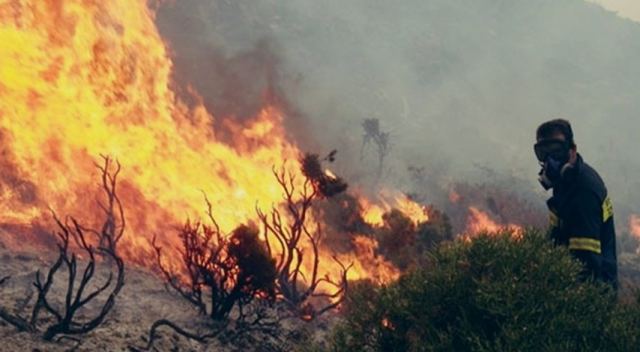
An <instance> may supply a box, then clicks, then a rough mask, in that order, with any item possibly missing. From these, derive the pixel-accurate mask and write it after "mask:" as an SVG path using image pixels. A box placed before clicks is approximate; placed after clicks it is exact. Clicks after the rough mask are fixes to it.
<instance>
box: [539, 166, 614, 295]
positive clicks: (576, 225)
mask: <svg viewBox="0 0 640 352" xmlns="http://www.w3.org/2000/svg"><path fill="white" fill-rule="evenodd" d="M547 205H548V206H549V210H550V211H551V232H550V234H551V238H552V239H553V241H554V243H555V244H556V245H562V246H567V247H569V250H570V251H571V254H572V255H574V256H575V257H576V258H578V259H579V260H580V261H582V263H583V264H584V265H585V272H584V274H586V275H590V276H593V277H594V278H596V279H599V280H602V281H604V282H607V283H609V284H611V285H612V286H613V287H614V288H617V283H618V264H617V259H616V236H615V229H614V224H613V206H612V204H611V200H610V199H609V196H608V194H607V188H606V187H605V185H604V182H603V181H602V179H601V178H600V176H599V175H598V173H597V172H596V171H595V170H594V169H593V168H591V166H589V165H588V164H587V163H585V162H584V161H583V160H582V157H581V156H580V155H578V160H577V162H576V164H575V165H574V167H573V168H571V169H569V170H567V171H566V172H564V174H563V176H562V181H561V182H560V184H559V185H556V186H555V187H554V189H553V197H552V198H551V199H549V200H548V201H547Z"/></svg>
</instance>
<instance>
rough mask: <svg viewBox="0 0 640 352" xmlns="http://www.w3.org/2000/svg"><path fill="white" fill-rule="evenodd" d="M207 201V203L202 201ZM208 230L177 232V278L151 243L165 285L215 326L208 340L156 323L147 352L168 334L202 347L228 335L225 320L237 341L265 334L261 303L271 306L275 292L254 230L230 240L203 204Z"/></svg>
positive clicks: (272, 272) (270, 264) (271, 264)
mask: <svg viewBox="0 0 640 352" xmlns="http://www.w3.org/2000/svg"><path fill="white" fill-rule="evenodd" d="M205 199H206V198H205ZM207 206H208V215H209V220H210V221H211V225H205V224H202V223H200V222H196V223H191V222H189V221H187V223H186V224H185V225H184V226H183V227H182V229H181V230H180V231H179V232H178V236H179V238H180V241H181V243H182V248H181V258H180V259H181V260H180V262H181V266H182V270H181V271H180V272H177V273H175V272H173V271H172V270H170V269H169V268H168V267H167V265H165V263H164V261H163V256H162V248H161V247H160V246H159V245H158V244H157V241H156V238H154V240H153V242H152V244H153V247H154V249H155V252H156V259H157V265H158V269H159V271H160V272H161V273H162V275H163V277H164V279H165V282H166V283H167V285H168V286H169V287H171V288H172V289H174V290H175V291H176V292H177V293H178V294H179V295H180V296H181V297H182V298H184V299H185V300H186V301H187V302H189V303H191V304H192V305H193V306H194V307H196V309H197V310H198V312H199V313H200V314H201V315H202V316H206V317H207V318H208V319H209V320H210V322H211V323H212V324H213V326H215V327H214V328H212V329H211V331H210V332H209V333H208V334H204V335H201V334H197V333H192V332H189V331H188V330H187V329H184V328H182V327H180V326H179V325H178V324H176V323H173V322H171V321H169V320H167V319H161V320H158V321H156V322H155V323H154V324H153V325H152V326H151V329H150V332H149V338H148V342H147V346H146V347H144V349H147V350H148V349H150V348H151V347H152V346H153V343H154V341H155V340H156V339H157V338H158V329H160V328H162V327H166V328H170V329H172V330H173V331H174V332H176V333H178V334H179V335H181V336H183V337H186V338H189V339H192V340H195V341H198V342H206V341H207V340H209V339H212V338H215V337H217V336H218V335H219V334H221V333H222V332H225V333H227V332H230V331H231V328H230V327H229V326H230V324H229V320H230V319H231V318H234V319H233V320H234V322H235V324H233V325H234V329H233V331H234V334H237V335H230V336H238V335H241V334H245V333H247V332H250V331H254V330H255V329H258V330H259V331H261V332H262V331H269V329H270V328H271V324H273V323H274V321H273V320H270V319H265V315H264V313H263V312H262V310H260V309H257V307H260V304H258V303H256V302H255V301H256V300H260V301H261V302H267V303H270V302H273V301H274V300H275V296H276V289H275V277H276V269H275V261H274V260H273V259H272V258H271V256H270V254H269V252H268V251H267V247H266V246H265V244H264V243H263V242H262V241H260V239H259V236H258V230H257V229H255V228H252V227H247V226H240V227H238V228H237V229H235V230H234V231H233V233H231V234H230V235H226V234H224V233H223V232H222V231H221V230H220V227H219V226H218V224H217V222H216V221H215V218H214V216H213V212H212V206H211V203H210V202H209V201H208V200H207ZM233 312H235V314H234V316H233V317H232V316H231V315H232V313H233Z"/></svg>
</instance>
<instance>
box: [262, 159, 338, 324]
mask: <svg viewBox="0 0 640 352" xmlns="http://www.w3.org/2000/svg"><path fill="white" fill-rule="evenodd" d="M315 162H317V157H316V158H313V156H311V157H309V156H306V157H305V158H304V159H303V163H302V164H303V173H304V174H305V176H306V178H305V180H304V182H303V184H302V188H301V189H300V190H298V191H297V192H296V188H295V184H296V178H295V175H293V174H291V173H287V172H286V171H285V169H284V168H281V170H280V171H276V170H274V172H273V173H274V176H275V178H276V180H277V182H278V184H279V185H280V186H281V188H282V191H283V201H284V209H285V211H284V213H283V211H281V210H280V209H278V208H276V207H273V208H272V210H271V212H270V213H269V214H265V213H264V212H262V211H261V210H260V209H259V208H258V209H256V210H257V213H258V217H259V219H260V221H261V223H262V226H263V227H264V231H265V238H266V243H267V248H268V250H269V254H271V255H275V257H276V259H277V264H276V269H277V279H276V283H277V289H278V293H279V294H280V295H281V296H282V297H283V299H284V301H285V302H286V303H287V304H288V305H289V306H290V308H292V309H293V310H294V311H295V312H296V314H297V315H298V316H300V317H303V318H304V319H306V320H311V319H313V318H315V317H316V316H318V315H320V314H322V313H325V312H327V311H329V310H331V309H333V308H335V307H337V305H338V304H339V303H337V304H335V303H332V304H330V305H328V306H326V307H322V308H319V309H316V308H314V307H313V306H312V305H311V303H310V299H311V298H313V297H325V298H330V299H335V300H336V302H340V300H341V299H340V298H339V297H341V296H343V295H344V293H345V291H346V288H347V272H348V271H349V269H350V266H349V267H347V266H344V265H343V264H342V263H340V262H339V261H338V263H339V265H340V266H341V267H342V269H343V272H342V274H341V279H340V280H339V281H337V282H335V281H332V280H330V279H329V278H320V277H319V275H318V272H319V267H320V250H319V247H320V243H321V240H322V227H321V225H320V223H316V224H315V229H313V230H312V229H310V228H309V225H310V224H309V222H310V218H309V213H310V212H311V207H312V204H313V201H314V200H315V199H316V198H317V197H319V196H320V195H321V194H322V192H321V190H322V188H320V185H319V184H318V182H317V178H318V177H319V175H320V173H319V171H318V170H321V169H319V167H318V166H317V165H315V164H316V163H315ZM318 164H319V163H318ZM307 256H308V258H309V259H308V260H310V263H311V269H310V272H308V273H307V275H305V274H304V272H303V270H302V266H303V262H304V260H305V258H307ZM334 260H336V259H335V258H334ZM336 261H337V260H336ZM322 283H325V284H329V285H332V286H334V287H335V288H336V290H335V292H334V293H333V294H321V293H317V291H318V286H319V285H320V284H322Z"/></svg>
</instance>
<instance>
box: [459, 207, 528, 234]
mask: <svg viewBox="0 0 640 352" xmlns="http://www.w3.org/2000/svg"><path fill="white" fill-rule="evenodd" d="M505 229H509V230H513V231H514V234H518V233H521V232H522V227H521V226H519V225H514V224H507V225H504V224H500V223H498V222H496V221H495V220H493V219H492V218H491V217H490V216H489V214H487V213H485V212H483V211H482V210H480V209H478V208H476V207H469V218H468V220H467V229H466V231H465V233H466V234H467V235H475V234H478V233H481V232H490V233H493V232H499V231H503V230H505Z"/></svg>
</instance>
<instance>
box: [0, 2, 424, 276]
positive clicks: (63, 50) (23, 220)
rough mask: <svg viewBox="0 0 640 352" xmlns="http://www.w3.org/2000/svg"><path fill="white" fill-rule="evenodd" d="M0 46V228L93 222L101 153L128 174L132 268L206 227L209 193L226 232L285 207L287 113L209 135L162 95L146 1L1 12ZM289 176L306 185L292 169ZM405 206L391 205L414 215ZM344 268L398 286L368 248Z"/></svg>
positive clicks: (293, 151) (165, 88) (165, 79)
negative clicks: (187, 227)
mask: <svg viewBox="0 0 640 352" xmlns="http://www.w3.org/2000/svg"><path fill="white" fill-rule="evenodd" d="M0 39H1V41H2V45H0V155H2V160H0V224H23V225H30V224H40V223H43V222H45V221H46V220H45V219H47V218H48V214H47V211H46V209H48V207H51V208H52V209H55V210H56V211H57V212H58V213H60V214H74V215H76V216H78V217H79V218H80V219H91V218H93V215H94V214H96V213H95V211H96V210H97V207H96V205H95V198H96V196H97V195H98V193H97V192H98V190H97V189H96V180H97V174H96V169H95V168H94V167H93V162H94V160H95V159H96V158H97V157H98V156H99V155H100V154H107V155H109V156H112V157H114V158H116V159H118V160H119V161H120V162H121V164H122V166H123V171H122V173H121V178H120V180H121V181H120V184H119V187H120V188H119V195H120V197H121V198H122V201H123V204H124V205H125V210H126V216H127V219H126V220H127V223H128V231H127V232H126V233H125V238H124V239H123V241H124V243H123V245H122V246H121V248H123V249H124V250H125V251H126V253H123V255H124V256H125V257H126V258H127V259H128V260H130V261H134V262H137V263H142V264H150V263H152V262H153V260H154V258H153V254H152V251H151V250H150V244H149V238H150V237H152V235H153V234H154V233H157V234H158V236H159V239H160V240H163V241H164V242H165V243H166V244H169V245H174V246H176V245H177V244H178V241H177V240H176V239H175V236H174V234H173V232H174V230H173V226H174V225H175V224H177V223H180V222H182V221H183V220H184V219H185V218H187V217H192V218H200V217H201V215H204V214H203V210H204V198H203V193H204V194H206V195H207V197H208V199H209V200H210V202H211V203H212V206H213V210H214V215H215V217H216V219H217V220H218V222H219V225H220V227H221V229H222V230H223V231H225V232H230V231H231V230H232V229H233V228H234V227H236V226H237V225H239V224H241V223H247V222H250V221H252V220H253V219H255V217H256V214H255V207H256V204H257V205H258V206H259V207H261V208H262V209H268V208H269V207H270V206H272V205H273V204H278V203H279V202H281V200H282V190H281V188H280V185H279V184H278V183H277V182H276V180H275V178H274V177H273V176H272V167H273V166H274V165H276V166H278V165H280V164H282V161H283V160H291V159H294V160H296V159H298V156H299V154H300V152H299V150H298V148H297V147H296V146H295V145H294V144H292V143H290V142H289V141H287V139H286V137H285V131H284V130H283V127H282V126H283V123H282V122H283V116H282V113H281V112H280V111H279V110H278V108H277V107H276V106H265V107H264V108H263V109H262V111H261V112H260V113H259V114H258V116H255V118H253V119H252V120H251V121H249V122H246V123H243V124H240V123H236V122H234V121H232V120H223V121H222V122H223V123H222V124H220V125H222V126H224V130H214V129H213V121H214V117H213V116H211V115H210V114H209V113H208V112H207V111H206V109H205V108H204V106H203V105H202V104H198V105H196V106H195V107H190V106H188V105H187V104H186V103H185V102H183V101H182V100H181V99H180V98H179V97H177V96H176V94H175V93H174V91H173V90H172V89H171V88H170V87H171V81H170V73H171V70H172V62H171V60H170V58H169V56H168V54H167V48H166V46H165V44H164V43H163V40H162V38H161V37H160V35H159V33H158V31H157V29H156V27H155V24H154V13H153V12H152V11H151V10H150V9H149V8H148V7H147V1H146V0H109V1H86V0H66V1H55V0H12V1H4V2H2V3H0ZM196 98H198V97H196ZM196 100H199V98H198V99H196ZM216 118H218V119H220V117H216ZM225 131H227V132H226V133H227V134H228V135H227V136H225V137H226V138H225V141H226V142H222V141H221V140H220V138H218V137H217V136H219V135H220V134H223V133H225ZM228 131H232V132H231V133H230V132H228ZM229 140H231V142H228V141H229ZM288 169H289V170H288V171H289V172H292V173H294V174H296V175H298V176H299V177H297V180H299V181H300V182H302V181H301V180H302V179H303V177H302V175H301V173H300V170H299V167H297V165H293V166H292V165H289V168H288ZM327 174H328V175H333V174H332V173H331V172H330V171H327ZM299 188H301V184H300V185H299ZM407 202H408V201H398V204H400V206H404V207H405V208H407V209H411V207H412V206H413V205H411V204H410V203H407ZM394 204H395V203H394ZM411 211H412V212H416V213H419V211H418V209H417V208H415V207H414V208H413V209H411ZM414 215H415V216H416V217H418V218H419V219H424V216H423V217H420V216H419V214H414ZM423 215H424V214H423ZM360 242H361V245H362V247H363V248H372V247H373V246H374V245H375V244H374V243H366V241H360ZM321 253H322V255H323V257H324V259H323V260H322V261H321V262H322V263H323V267H322V268H321V269H322V270H323V271H324V272H325V273H326V274H327V275H338V274H339V273H340V268H339V267H333V266H332V264H330V263H333V261H332V260H331V256H332V253H330V252H329V251H328V250H327V249H322V252H321ZM169 259H170V260H171V258H169ZM174 259H175V260H178V258H177V257H176V258H174ZM342 259H343V260H344V261H345V262H348V261H353V262H354V270H353V272H352V273H351V274H350V277H353V278H364V277H369V276H371V275H373V276H375V277H380V278H381V280H388V279H390V278H393V277H395V273H394V271H393V270H394V268H393V266H392V265H390V264H388V263H386V262H384V261H382V260H380V259H379V258H377V257H375V255H373V251H369V250H368V249H367V250H362V253H359V254H358V253H354V254H353V255H351V256H347V258H342ZM378 267H379V268H380V269H379V270H378V269H376V268H378Z"/></svg>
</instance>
